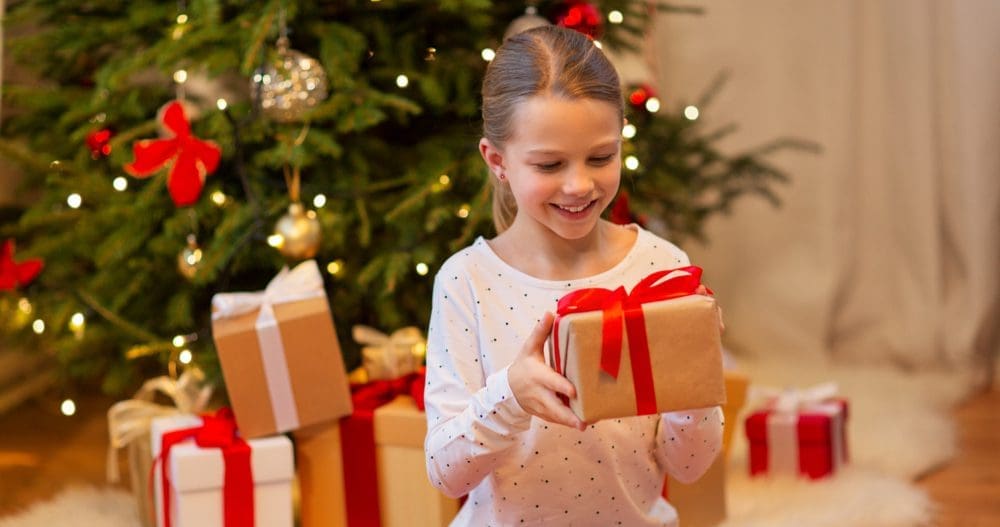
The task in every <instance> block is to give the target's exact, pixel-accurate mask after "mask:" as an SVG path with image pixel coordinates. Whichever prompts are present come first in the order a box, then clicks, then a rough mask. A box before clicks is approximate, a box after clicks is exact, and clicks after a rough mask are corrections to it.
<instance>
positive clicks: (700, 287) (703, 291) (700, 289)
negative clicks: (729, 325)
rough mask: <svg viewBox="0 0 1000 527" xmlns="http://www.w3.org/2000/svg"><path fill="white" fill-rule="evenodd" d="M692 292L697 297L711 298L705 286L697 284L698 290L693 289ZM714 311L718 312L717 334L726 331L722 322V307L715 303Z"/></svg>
mask: <svg viewBox="0 0 1000 527" xmlns="http://www.w3.org/2000/svg"><path fill="white" fill-rule="evenodd" d="M694 292H695V293H696V294H699V295H705V296H711V295H709V294H708V288H707V287H705V284H699V285H698V289H695V291H694ZM715 309H717V310H719V332H720V333H721V332H723V331H725V330H726V323H725V322H723V321H722V306H720V305H719V304H718V303H716V304H715Z"/></svg>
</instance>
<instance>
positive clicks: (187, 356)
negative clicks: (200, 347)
mask: <svg viewBox="0 0 1000 527" xmlns="http://www.w3.org/2000/svg"><path fill="white" fill-rule="evenodd" d="M193 357H194V355H193V354H192V353H191V350H181V352H180V353H178V354H177V360H179V361H180V363H181V364H191V359H192V358H193Z"/></svg>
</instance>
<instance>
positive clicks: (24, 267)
mask: <svg viewBox="0 0 1000 527" xmlns="http://www.w3.org/2000/svg"><path fill="white" fill-rule="evenodd" d="M43 266H44V264H43V262H42V261H41V260H39V259H30V260H25V261H23V262H20V263H18V262H15V261H14V240H6V241H5V242H3V249H0V291H13V290H15V289H17V288H18V287H21V286H24V285H28V284H30V283H31V282H32V281H34V280H35V277H37V276H38V273H41V272H42V267H43Z"/></svg>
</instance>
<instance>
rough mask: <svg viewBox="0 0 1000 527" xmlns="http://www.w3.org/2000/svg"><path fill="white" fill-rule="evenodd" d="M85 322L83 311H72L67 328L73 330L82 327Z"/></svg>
mask: <svg viewBox="0 0 1000 527" xmlns="http://www.w3.org/2000/svg"><path fill="white" fill-rule="evenodd" d="M86 323H87V319H86V318H84V316H83V313H73V316H71V317H69V328H70V329H72V330H74V331H79V330H81V329H83V326H84V325H85V324H86Z"/></svg>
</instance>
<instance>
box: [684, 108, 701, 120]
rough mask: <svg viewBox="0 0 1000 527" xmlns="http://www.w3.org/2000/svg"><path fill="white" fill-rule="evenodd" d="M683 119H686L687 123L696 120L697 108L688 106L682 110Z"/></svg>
mask: <svg viewBox="0 0 1000 527" xmlns="http://www.w3.org/2000/svg"><path fill="white" fill-rule="evenodd" d="M684 117H687V118H688V120H689V121H694V120H695V119H697V118H698V107H697V106H688V107H686V108H684Z"/></svg>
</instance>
